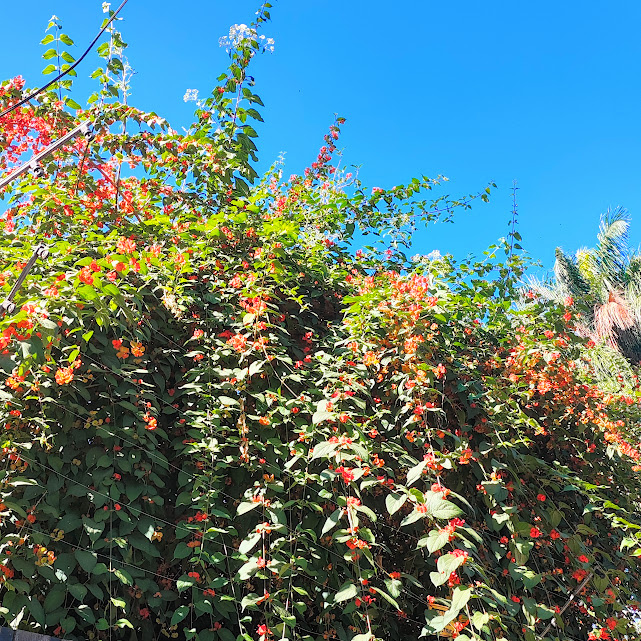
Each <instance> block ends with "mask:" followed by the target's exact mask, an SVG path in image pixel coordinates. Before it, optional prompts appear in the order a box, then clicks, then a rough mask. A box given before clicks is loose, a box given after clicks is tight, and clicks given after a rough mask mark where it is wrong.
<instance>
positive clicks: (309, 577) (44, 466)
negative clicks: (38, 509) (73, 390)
mask: <svg viewBox="0 0 641 641" xmlns="http://www.w3.org/2000/svg"><path fill="white" fill-rule="evenodd" d="M20 458H21V459H22V460H25V461H28V462H29V463H34V464H36V465H40V466H42V467H43V468H45V469H46V470H48V471H50V472H53V473H54V474H57V475H58V476H60V477H61V478H64V479H65V480H67V481H69V482H71V483H76V484H77V485H80V486H81V487H84V488H85V489H86V490H89V492H93V493H94V494H99V495H100V496H103V497H105V498H107V499H108V500H109V501H111V502H112V503H117V501H116V500H115V499H113V498H112V497H110V496H109V495H108V494H104V493H102V492H99V491H98V490H95V489H92V488H91V487H89V486H88V485H85V484H84V483H81V482H80V481H77V480H76V479H73V478H70V477H68V476H66V475H65V474H62V472H59V471H57V470H55V469H54V468H52V467H49V466H47V465H45V464H44V463H41V462H40V461H38V460H35V459H30V458H28V457H26V456H23V455H22V454H21V455H20ZM38 487H43V486H41V485H39V484H38ZM43 489H45V493H46V491H47V490H46V488H43ZM221 494H223V495H225V494H224V493H223V492H221ZM225 496H229V495H225ZM230 498H233V497H230ZM41 500H42V499H41ZM123 505H124V507H129V508H130V510H131V511H132V512H136V511H137V512H139V513H140V514H144V515H145V516H148V517H150V518H151V519H153V520H156V521H160V522H162V523H164V524H166V525H168V526H169V527H172V528H174V529H176V530H177V529H178V528H179V527H181V526H180V524H179V523H171V522H170V521H166V520H164V519H162V518H160V517H157V516H153V515H151V514H149V513H148V512H145V511H144V510H141V509H139V508H137V507H132V506H131V504H130V503H123ZM284 527H285V529H286V530H288V531H289V533H290V534H295V533H294V531H293V530H290V529H289V528H288V527H287V526H286V525H284ZM22 529H28V530H31V531H32V532H37V533H38V534H42V535H44V536H47V537H49V538H50V539H53V538H54V537H53V535H51V534H48V533H46V532H43V531H41V530H36V529H35V528H32V527H26V526H25V525H24V524H23V527H22ZM22 529H21V531H22ZM184 529H186V530H188V531H190V532H193V531H194V530H192V529H190V528H184ZM59 540H60V541H63V542H64V543H66V544H67V545H70V546H71V547H74V548H76V549H79V550H86V551H90V552H94V553H95V554H96V555H97V556H101V557H103V558H105V559H109V560H110V563H111V562H112V561H115V562H118V563H122V564H123V565H127V566H129V567H132V568H136V569H138V570H141V571H143V572H148V573H150V574H153V575H154V576H158V577H161V578H164V579H171V580H172V581H174V580H175V577H169V576H164V575H161V574H158V573H157V572H153V571H152V570H147V569H145V568H143V567H140V566H137V565H134V564H132V563H127V562H125V561H121V560H120V559H112V558H111V557H110V555H106V554H100V553H99V552H97V551H96V550H94V549H92V548H83V547H82V546H77V545H75V544H73V543H71V542H69V541H65V540H64V538H63V539H59ZM205 540H207V541H209V542H212V543H216V544H217V545H222V546H223V547H224V549H225V552H227V547H226V544H225V543H224V542H220V541H216V540H214V539H209V538H206V537H205V536H203V541H205ZM317 545H318V547H320V548H321V549H323V550H325V551H326V552H328V553H329V554H331V555H333V556H335V557H337V558H339V559H343V557H342V556H341V555H340V554H338V553H337V552H334V551H333V550H330V549H329V548H327V547H325V546H323V545H320V544H317ZM223 556H224V557H225V558H226V559H227V561H229V559H230V558H231V555H230V554H226V553H223ZM292 571H293V568H292ZM228 574H229V579H230V584H232V585H233V581H232V580H231V579H232V577H231V572H230V571H229V570H228ZM305 578H306V579H308V580H309V581H310V582H312V583H314V584H315V585H317V586H318V587H319V588H321V589H322V590H325V591H328V592H333V593H334V594H338V592H339V590H333V589H332V588H328V587H327V586H325V585H324V584H322V583H319V582H318V581H316V580H314V578H312V577H311V576H308V575H305ZM193 587H196V588H197V589H200V590H201V591H204V590H205V589H206V588H199V587H198V586H193ZM421 603H422V601H421ZM406 620H408V621H413V622H414V623H418V624H420V625H424V622H422V621H418V620H415V619H409V618H407V619H406Z"/></svg>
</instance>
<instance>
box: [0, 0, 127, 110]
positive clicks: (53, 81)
mask: <svg viewBox="0 0 641 641" xmlns="http://www.w3.org/2000/svg"><path fill="white" fill-rule="evenodd" d="M127 2H129V0H123V2H122V4H121V5H120V6H119V7H118V8H117V9H116V11H114V14H113V15H112V16H111V18H109V20H107V22H106V23H105V25H104V26H103V27H102V29H101V30H100V32H99V33H98V35H97V36H96V37H95V38H94V39H93V41H92V42H91V44H90V45H89V46H88V47H87V49H86V50H85V52H84V53H83V54H82V55H81V56H80V58H78V60H76V62H74V63H73V64H72V65H71V66H70V67H69V69H65V70H64V71H63V72H62V73H60V74H58V75H57V76H56V77H55V78H54V79H53V80H52V81H51V82H48V83H47V84H46V85H44V86H43V87H40V89H36V90H35V91H32V92H31V93H30V94H29V95H28V96H26V97H25V98H23V99H22V100H21V101H20V102H17V103H16V104H15V105H11V107H7V108H6V109H5V110H4V111H3V112H2V113H0V118H4V117H5V116H6V115H7V114H10V113H11V112H12V111H15V110H16V109H17V108H18V107H21V106H22V105H24V104H25V103H26V102H29V101H30V100H31V99H32V98H35V97H36V96H37V95H38V94H41V93H42V92H43V91H45V89H48V88H49V87H51V85H53V84H54V83H56V82H58V80H60V78H62V77H63V76H66V75H67V74H68V73H70V72H71V71H73V70H74V69H75V68H76V67H77V66H78V65H79V64H80V63H81V62H82V61H83V60H84V58H85V57H86V55H87V54H88V53H89V52H90V51H91V50H92V49H93V46H94V45H95V44H96V42H98V38H100V36H101V35H102V34H103V33H104V32H105V30H106V29H107V27H108V26H109V25H110V24H111V23H112V22H113V21H114V20H115V18H116V16H117V15H118V12H119V11H120V10H121V9H122V8H123V7H124V6H125V5H126V4H127Z"/></svg>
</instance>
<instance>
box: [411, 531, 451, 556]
mask: <svg viewBox="0 0 641 641" xmlns="http://www.w3.org/2000/svg"><path fill="white" fill-rule="evenodd" d="M449 540H450V535H449V532H446V531H443V532H441V531H440V530H431V531H430V532H429V534H428V535H427V536H424V537H422V538H421V539H420V540H419V542H418V545H417V547H427V550H428V552H429V553H430V554H433V553H434V552H436V550H440V549H441V548H442V547H443V546H444V545H445V544H446V543H447V542H448V541H449Z"/></svg>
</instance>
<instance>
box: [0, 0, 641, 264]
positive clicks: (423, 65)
mask: <svg viewBox="0 0 641 641" xmlns="http://www.w3.org/2000/svg"><path fill="white" fill-rule="evenodd" d="M101 4H102V0H82V1H80V0H73V1H72V0H31V1H30V2H28V3H4V5H3V7H2V18H1V20H0V51H1V52H2V55H1V56H0V77H3V78H7V77H11V76H13V75H17V74H22V75H23V76H24V77H25V79H26V80H27V84H28V85H29V86H35V85H38V84H40V83H41V82H42V77H41V76H40V75H39V74H40V70H41V69H42V68H43V67H44V66H45V64H46V63H45V62H44V61H43V60H41V58H40V55H41V53H42V51H43V49H42V47H40V46H39V45H38V42H39V40H40V39H41V38H42V37H43V35H44V29H45V27H46V24H47V21H48V19H49V18H50V16H51V14H52V13H55V14H56V15H58V16H59V17H60V18H61V19H62V21H63V24H64V31H65V32H66V33H68V34H69V35H70V36H71V37H72V38H74V40H75V41H76V47H75V52H74V53H75V54H76V55H77V54H79V52H80V51H82V50H83V49H84V47H85V46H86V44H88V43H89V42H90V40H91V39H92V38H93V36H94V34H95V33H96V32H97V30H98V27H99V25H100V23H101V21H102V19H103V14H102V10H101ZM118 4H119V2H112V7H114V8H115V7H116V6H117V5H118ZM257 8H258V2H257V0H226V1H221V0H200V1H196V2H190V1H188V0H187V1H183V2H175V0H174V1H172V2H169V1H168V0H155V1H153V2H152V1H151V0H129V4H128V5H127V6H126V7H125V9H124V10H123V12H122V16H123V17H124V18H125V20H124V21H123V22H121V23H120V27H121V29H122V31H123V33H124V36H125V40H127V41H128V42H129V44H130V48H129V52H128V57H129V60H130V64H131V65H132V66H133V67H134V69H135V70H136V72H137V74H136V76H135V78H134V81H133V90H134V94H133V98H132V103H135V104H137V105H138V106H140V107H142V108H145V109H149V110H155V111H157V112H158V113H159V114H161V115H162V116H164V117H166V118H168V120H169V121H170V122H171V123H172V125H173V126H174V128H176V129H180V127H181V126H186V125H188V124H189V122H190V121H191V120H190V115H191V110H192V108H193V103H188V104H186V103H184V102H183V95H184V93H185V90H186V89H188V88H190V89H199V90H200V93H201V96H202V95H207V93H208V92H209V90H210V89H211V88H212V87H213V86H214V85H215V77H216V76H217V75H218V74H219V73H220V72H221V71H223V70H224V69H225V66H226V54H225V51H224V49H221V48H219V46H218V38H219V37H220V36H221V35H225V34H226V33H227V31H228V28H229V26H230V25H231V24H233V23H249V22H251V20H252V19H253V17H254V11H255V10H256V9H257ZM272 18H273V20H272V22H271V23H269V24H268V25H267V26H266V27H265V29H264V33H265V35H267V36H270V37H273V38H275V40H276V50H275V52H274V53H273V54H271V55H270V54H266V55H263V56H261V58H260V59H259V60H257V61H256V64H255V67H254V75H255V76H256V78H257V85H256V90H257V93H259V94H260V95H261V97H262V98H263V100H264V102H265V104H266V109H265V110H264V117H265V121H266V122H265V124H264V125H263V126H262V127H261V128H260V129H259V134H260V139H259V143H258V144H259V149H260V158H261V161H262V163H261V164H262V165H263V166H265V167H266V166H267V165H269V164H270V163H271V162H272V161H273V160H274V159H275V158H276V157H277V156H278V154H279V152H281V151H284V152H287V162H286V171H287V172H292V173H294V172H300V171H302V169H303V168H304V167H305V166H306V165H307V164H309V162H311V161H312V160H313V159H314V157H315V154H316V151H317V149H318V147H319V146H320V144H322V137H323V134H324V133H325V131H326V128H327V126H328V125H329V124H330V122H331V121H332V120H333V114H334V113H339V114H340V115H342V116H345V117H346V118H347V124H346V126H345V127H344V136H343V137H342V139H341V143H342V147H343V148H344V151H345V155H344V159H345V162H346V163H347V164H355V165H360V177H361V178H362V180H363V181H364V182H365V183H366V184H367V185H369V186H393V185H395V184H397V183H399V182H402V181H404V180H407V179H408V178H410V177H411V176H413V175H418V176H420V175H422V174H425V175H428V176H436V175H437V174H444V175H446V176H448V177H449V178H450V183H449V184H448V187H447V191H448V192H449V193H451V194H452V195H463V194H466V193H470V192H474V191H477V190H480V189H482V188H483V187H484V186H485V185H486V183H488V182H490V181H494V182H496V183H497V185H498V187H499V189H498V190H496V191H495V192H494V194H493V197H492V202H491V204H489V205H484V204H482V203H479V204H478V205H477V206H475V207H474V209H473V210H472V211H471V212H466V213H463V212H462V213H460V214H459V215H458V218H457V222H456V224H454V225H447V226H440V227H439V226H436V227H434V226H433V227H431V228H430V229H429V230H428V231H426V232H422V233H421V234H419V235H417V237H416V239H415V242H414V249H415V251H418V252H422V253H428V252H429V251H431V250H432V249H439V250H440V251H441V252H442V253H445V252H451V253H454V254H455V255H456V256H458V257H462V256H464V255H465V254H467V253H468V252H475V253H476V252H481V251H482V250H483V249H484V248H485V247H486V246H487V245H489V244H490V243H492V242H493V241H494V240H495V239H497V238H498V237H500V236H503V235H505V233H506V230H507V225H506V223H507V221H508V220H509V218H510V210H511V194H510V187H511V184H512V181H513V180H515V179H516V180H517V181H518V184H519V187H520V190H519V192H518V201H519V214H520V231H521V233H522V235H523V237H524V243H523V244H524V245H525V247H526V248H527V249H528V250H529V251H530V252H531V253H532V254H533V255H534V256H535V257H537V258H538V259H540V260H541V261H542V262H543V263H544V264H545V265H546V266H547V267H550V266H551V264H552V262H553V252H554V247H555V246H556V245H561V246H562V247H563V248H564V249H566V250H568V251H574V250H575V249H577V248H579V247H581V246H585V245H592V244H593V243H594V241H595V237H596V232H597V227H598V220H599V214H600V213H601V212H602V211H603V210H604V209H606V208H607V207H608V206H609V205H612V206H615V205H622V206H625V207H627V208H628V209H629V210H630V211H631V213H632V216H633V223H632V236H631V238H632V244H633V245H634V246H637V245H638V244H639V242H640V241H641V180H640V178H641V126H640V117H641V109H640V107H641V104H640V103H641V75H640V68H641V38H639V35H638V34H639V32H640V29H641V4H639V2H638V1H637V0H629V1H619V0H613V1H612V2H609V3H603V2H596V1H593V0H588V1H582V2H576V1H569V2H558V0H557V1H555V2H550V1H549V0H542V1H539V2H536V3H533V2H513V1H507V0H494V1H493V2H479V1H478V0H450V1H449V2H438V3H437V2H434V1H432V0H406V1H404V2H380V1H378V0H370V1H368V2H365V1H364V0H351V1H349V0H344V1H343V2H330V1H329V0H313V1H306V2H304V1H301V0H280V1H278V0H276V1H275V2H274V8H273V10H272ZM95 67H96V63H95V59H92V60H89V59H87V60H86V61H85V62H84V63H82V65H81V67H79V70H78V71H79V75H80V76H81V77H84V76H88V75H89V74H90V73H91V72H92V71H93V69H94V68H95ZM81 93H82V92H81ZM84 95H85V94H84V93H83V94H82V96H81V97H83V98H84ZM76 99H78V97H76ZM78 102H81V100H78Z"/></svg>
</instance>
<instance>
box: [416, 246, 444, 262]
mask: <svg viewBox="0 0 641 641" xmlns="http://www.w3.org/2000/svg"><path fill="white" fill-rule="evenodd" d="M442 257H443V256H442V254H441V252H440V251H439V250H438V249H434V250H433V251H431V252H430V253H429V254H427V255H423V254H415V255H414V256H412V258H411V259H410V260H411V261H412V262H413V263H420V264H422V265H427V264H428V263H430V262H432V261H433V260H439V259H440V258H442Z"/></svg>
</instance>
